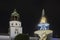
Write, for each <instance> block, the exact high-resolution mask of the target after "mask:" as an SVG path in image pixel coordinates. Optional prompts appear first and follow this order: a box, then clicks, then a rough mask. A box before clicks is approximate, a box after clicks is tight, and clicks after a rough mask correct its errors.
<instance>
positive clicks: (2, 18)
mask: <svg viewBox="0 0 60 40" xmlns="http://www.w3.org/2000/svg"><path fill="white" fill-rule="evenodd" d="M43 8H44V9H45V13H46V14H45V15H46V17H47V19H48V22H49V23H50V24H51V25H50V29H52V30H53V31H54V33H53V34H54V37H60V32H59V30H60V18H59V17H60V15H59V14H60V1H58V0H0V33H7V32H8V27H9V20H10V14H11V13H12V12H13V10H14V9H17V12H18V13H20V15H21V16H20V17H21V18H20V19H21V22H22V27H23V31H24V33H29V34H32V33H33V31H34V30H35V29H36V25H37V24H38V22H39V20H40V17H41V11H42V9H43Z"/></svg>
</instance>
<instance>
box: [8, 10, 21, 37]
mask: <svg viewBox="0 0 60 40" xmlns="http://www.w3.org/2000/svg"><path fill="white" fill-rule="evenodd" d="M19 18H20V15H19V14H18V13H17V12H16V9H15V10H14V11H13V13H12V14H11V18H10V19H11V20H10V22H9V25H10V37H11V38H14V37H15V36H16V35H18V34H22V27H21V22H20V21H19Z"/></svg>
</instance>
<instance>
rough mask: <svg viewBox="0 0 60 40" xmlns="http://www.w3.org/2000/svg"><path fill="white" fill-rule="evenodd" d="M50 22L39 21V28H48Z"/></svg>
mask: <svg viewBox="0 0 60 40" xmlns="http://www.w3.org/2000/svg"><path fill="white" fill-rule="evenodd" d="M48 29H49V24H48V23H39V24H38V30H48Z"/></svg>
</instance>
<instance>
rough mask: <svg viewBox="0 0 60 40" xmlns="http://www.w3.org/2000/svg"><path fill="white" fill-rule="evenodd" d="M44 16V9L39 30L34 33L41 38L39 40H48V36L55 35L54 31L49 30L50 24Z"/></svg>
mask: <svg viewBox="0 0 60 40" xmlns="http://www.w3.org/2000/svg"><path fill="white" fill-rule="evenodd" d="M44 14H45V13H44V9H43V10H42V17H41V20H40V23H39V24H38V30H37V31H35V32H34V33H35V34H38V35H39V37H40V39H39V40H46V39H47V36H48V35H49V34H52V33H53V31H52V30H49V23H47V19H46V17H45V15H44Z"/></svg>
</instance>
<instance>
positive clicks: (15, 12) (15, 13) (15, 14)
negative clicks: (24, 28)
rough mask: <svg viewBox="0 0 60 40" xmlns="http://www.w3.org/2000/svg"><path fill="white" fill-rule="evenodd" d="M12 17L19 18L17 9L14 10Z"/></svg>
mask: <svg viewBox="0 0 60 40" xmlns="http://www.w3.org/2000/svg"><path fill="white" fill-rule="evenodd" d="M11 16H19V14H18V13H17V11H16V9H14V12H13V13H12V14H11Z"/></svg>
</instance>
